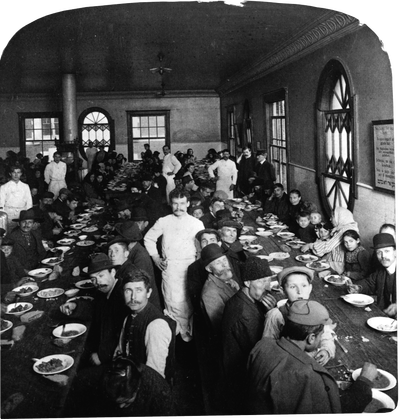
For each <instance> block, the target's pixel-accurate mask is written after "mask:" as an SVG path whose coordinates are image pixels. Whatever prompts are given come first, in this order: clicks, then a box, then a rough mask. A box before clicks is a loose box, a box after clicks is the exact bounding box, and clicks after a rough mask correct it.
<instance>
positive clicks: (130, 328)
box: [122, 302, 176, 382]
mask: <svg viewBox="0 0 400 419" xmlns="http://www.w3.org/2000/svg"><path fill="white" fill-rule="evenodd" d="M156 319H163V320H165V321H166V322H167V323H168V326H169V327H170V329H171V332H172V339H171V342H170V344H169V348H168V356H167V360H166V366H165V378H166V380H167V381H168V382H170V381H171V380H172V378H173V368H174V365H173V364H174V354H175V329H176V322H175V321H174V320H173V319H171V318H169V317H166V316H164V315H163V313H162V312H161V311H160V310H159V309H158V308H157V307H155V306H154V305H153V304H152V303H150V302H148V303H147V305H146V307H145V308H144V309H143V310H142V311H140V312H139V313H138V314H136V315H132V314H131V315H129V317H128V319H127V321H126V324H125V330H124V335H123V338H122V350H123V355H125V356H129V357H131V358H132V359H133V360H134V361H135V362H140V363H142V364H146V361H147V355H146V345H145V336H146V329H147V326H148V325H149V324H150V323H151V322H152V321H153V320H156Z"/></svg>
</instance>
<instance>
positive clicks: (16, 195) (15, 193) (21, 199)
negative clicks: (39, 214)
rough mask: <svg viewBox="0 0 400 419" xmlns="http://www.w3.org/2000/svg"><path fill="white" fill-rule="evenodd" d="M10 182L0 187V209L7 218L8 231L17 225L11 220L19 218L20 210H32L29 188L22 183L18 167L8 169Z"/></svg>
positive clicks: (20, 171)
mask: <svg viewBox="0 0 400 419" xmlns="http://www.w3.org/2000/svg"><path fill="white" fill-rule="evenodd" d="M10 176H11V180H10V181H8V182H7V183H5V184H4V185H2V186H0V208H3V209H4V212H5V213H6V214H7V217H8V226H7V228H8V231H11V229H12V228H13V227H15V226H16V225H17V223H15V222H13V221H12V220H13V219H17V218H19V213H20V212H21V211H22V210H27V209H29V208H32V195H31V191H30V189H29V186H28V185H27V184H26V183H24V182H22V181H21V180H20V179H21V176H22V169H21V167H20V166H18V165H14V166H11V168H10Z"/></svg>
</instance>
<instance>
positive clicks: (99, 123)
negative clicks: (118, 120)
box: [78, 108, 115, 151]
mask: <svg viewBox="0 0 400 419" xmlns="http://www.w3.org/2000/svg"><path fill="white" fill-rule="evenodd" d="M78 127H79V135H80V140H81V143H82V146H83V148H84V149H86V148H87V147H88V145H89V142H90V141H92V142H93V144H94V146H95V147H98V146H100V145H103V146H104V149H105V150H106V151H108V150H114V148H115V139H114V121H113V120H112V119H111V117H110V115H109V114H108V113H107V112H106V111H105V110H103V109H101V108H90V109H86V110H85V111H84V112H82V114H81V115H80V117H79V120H78Z"/></svg>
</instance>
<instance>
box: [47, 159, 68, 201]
mask: <svg viewBox="0 0 400 419" xmlns="http://www.w3.org/2000/svg"><path fill="white" fill-rule="evenodd" d="M53 159H54V161H52V162H50V163H49V164H48V165H47V166H46V169H45V170H44V180H45V182H46V183H47V184H48V185H49V188H48V189H49V191H50V192H53V194H54V199H57V197H58V194H59V192H60V189H62V188H66V187H67V184H66V182H65V175H66V174H67V165H66V164H65V163H64V162H63V161H61V154H60V153H58V152H57V151H56V152H55V153H54V154H53Z"/></svg>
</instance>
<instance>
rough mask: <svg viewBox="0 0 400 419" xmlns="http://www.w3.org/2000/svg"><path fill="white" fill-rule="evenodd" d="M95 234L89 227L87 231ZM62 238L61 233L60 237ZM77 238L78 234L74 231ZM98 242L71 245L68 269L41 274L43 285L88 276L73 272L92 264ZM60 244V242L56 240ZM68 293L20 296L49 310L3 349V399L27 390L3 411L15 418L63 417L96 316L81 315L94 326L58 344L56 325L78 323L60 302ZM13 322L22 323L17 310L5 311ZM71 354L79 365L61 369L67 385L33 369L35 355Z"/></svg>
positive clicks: (71, 282) (70, 283)
mask: <svg viewBox="0 0 400 419" xmlns="http://www.w3.org/2000/svg"><path fill="white" fill-rule="evenodd" d="M81 234H89V233H81ZM99 234H103V233H102V232H101V230H98V231H96V232H94V233H92V234H89V236H88V239H87V240H90V239H92V240H93V239H94V235H96V237H97V236H98V235H99ZM60 238H61V237H60ZM73 238H77V237H73ZM94 240H95V245H93V246H88V247H79V246H76V244H73V245H71V250H70V251H68V252H67V253H66V254H65V257H64V261H63V262H62V263H61V266H62V268H63V272H62V274H61V276H60V277H59V278H57V279H56V280H53V281H48V280H47V281H46V282H41V280H40V279H39V280H37V281H36V282H37V284H38V286H39V290H43V289H47V288H55V287H57V288H58V287H59V288H63V289H65V290H67V289H69V288H72V287H73V285H74V283H76V282H78V281H79V280H82V279H87V276H85V274H81V276H72V269H73V268H74V267H75V266H80V268H81V270H82V268H83V267H86V266H88V257H89V255H90V253H92V252H93V251H98V250H99V248H98V247H96V244H98V243H99V242H100V241H102V239H97V240H96V239H94ZM56 246H60V245H59V244H56ZM48 257H54V253H51V252H48ZM92 294H93V290H89V289H85V290H80V291H79V293H78V296H80V295H92ZM67 299H68V297H67V296H65V295H64V294H63V295H61V296H60V297H58V298H55V299H43V298H38V297H37V296H36V293H35V294H33V295H31V296H29V297H25V298H19V301H24V302H30V303H32V304H33V309H32V310H41V311H43V312H44V314H43V315H42V317H40V318H39V319H36V320H34V321H32V322H31V323H28V324H26V325H25V326H26V330H25V333H24V335H23V337H22V339H21V340H20V341H16V342H15V343H14V345H13V346H12V347H11V348H9V349H2V351H1V399H2V402H4V401H5V400H6V399H7V398H8V397H10V396H11V395H13V394H15V393H21V394H22V396H23V401H22V402H21V403H20V404H19V405H18V406H17V407H16V408H15V409H14V410H13V411H12V412H11V413H10V414H4V415H2V416H3V417H10V418H22V417H24V418H30V417H32V418H33V417H35V418H37V417H39V418H44V417H62V415H63V413H62V412H63V407H64V404H65V400H66V398H67V396H68V392H69V390H70V388H71V385H72V382H73V379H74V377H75V376H76V373H77V369H78V368H79V364H80V361H81V357H82V354H83V351H84V347H85V342H86V339H87V335H88V331H89V327H90V321H81V322H80V323H83V324H85V325H86V326H87V327H88V331H87V332H86V333H84V334H83V335H81V336H78V337H76V338H74V339H72V340H71V341H70V342H69V343H68V344H66V345H65V346H63V347H59V346H57V345H55V344H54V337H53V336H52V331H53V329H54V326H55V325H57V324H58V323H60V322H61V323H63V322H66V323H75V322H76V321H73V320H69V319H68V318H67V317H66V316H65V315H63V314H62V313H61V312H60V310H59V307H60V305H61V304H63V303H64V302H65V301H66V300H67ZM2 317H3V318H4V319H6V320H10V321H12V323H13V327H16V326H19V325H20V324H21V321H20V318H19V317H17V316H14V315H7V314H4V315H3V316H2ZM11 336H12V329H10V330H8V331H6V332H4V333H3V334H2V335H1V338H2V339H11ZM54 354H69V355H70V356H71V357H72V358H73V359H74V365H73V366H72V367H71V368H70V369H68V370H67V371H65V372H62V373H61V374H63V375H67V376H68V382H67V384H66V385H65V386H62V385H60V384H57V383H55V382H52V381H50V380H48V379H47V378H44V377H43V376H42V375H40V374H37V373H36V372H34V370H33V364H34V362H33V361H32V358H42V357H44V356H47V355H54Z"/></svg>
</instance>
